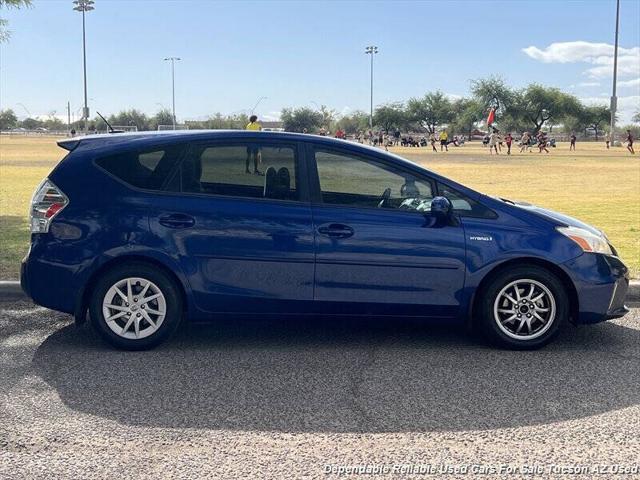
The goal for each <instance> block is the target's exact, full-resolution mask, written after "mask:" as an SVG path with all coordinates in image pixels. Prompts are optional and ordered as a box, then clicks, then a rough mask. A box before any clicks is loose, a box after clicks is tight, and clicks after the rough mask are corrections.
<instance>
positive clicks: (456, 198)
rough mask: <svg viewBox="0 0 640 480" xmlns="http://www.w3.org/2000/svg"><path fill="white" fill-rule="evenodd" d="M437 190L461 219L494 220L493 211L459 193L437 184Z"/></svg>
mask: <svg viewBox="0 0 640 480" xmlns="http://www.w3.org/2000/svg"><path fill="white" fill-rule="evenodd" d="M438 189H439V190H440V195H442V196H443V197H446V198H448V199H449V201H450V202H451V206H452V207H453V210H454V212H456V213H457V214H459V215H461V216H463V217H479V218H496V214H495V212H494V211H493V210H490V209H489V208H487V207H485V206H484V205H482V204H481V203H478V202H476V201H475V200H472V199H471V198H469V197H467V196H466V195H464V194H462V193H460V192H459V191H457V190H454V189H453V188H451V187H448V186H446V185H443V184H442V183H439V184H438Z"/></svg>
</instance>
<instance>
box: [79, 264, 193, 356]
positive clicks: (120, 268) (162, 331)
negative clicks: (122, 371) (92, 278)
mask: <svg viewBox="0 0 640 480" xmlns="http://www.w3.org/2000/svg"><path fill="white" fill-rule="evenodd" d="M127 278H141V279H144V280H146V281H149V282H152V285H153V286H152V288H153V289H154V291H155V289H157V290H159V292H161V293H162V295H163V296H164V307H165V308H164V309H163V310H164V318H163V319H162V321H161V323H160V324H159V326H158V327H157V330H155V331H153V333H150V334H148V336H146V337H144V338H125V337H123V336H120V335H118V334H117V333H116V332H115V331H114V330H112V328H111V327H109V325H108V324H107V321H106V319H105V316H104V312H103V301H104V299H105V296H106V295H107V293H108V292H110V289H111V288H112V286H114V285H116V284H117V283H118V282H120V281H123V280H126V279H127ZM136 285H137V286H133V287H132V288H134V289H135V288H137V289H140V284H136ZM132 291H133V290H132ZM138 291H139V290H138ZM120 301H121V302H124V300H120ZM136 301H137V300H136ZM126 305H127V306H128V305H129V304H128V303H127V304H126ZM148 305H149V308H151V307H155V305H158V304H157V303H155V304H154V303H153V301H152V302H150V303H149V304H148ZM122 306H124V303H123V304H122V305H121V307H122ZM136 308H138V307H136ZM139 308H143V307H139ZM156 308H157V307H156ZM158 310H160V309H159V308H158ZM117 311H118V310H116V311H115V312H117ZM131 313H132V312H128V314H129V315H131ZM142 313H143V312H142V310H138V314H136V315H138V316H140V315H139V314H142ZM89 314H90V318H91V324H92V326H93V327H94V328H95V329H96V330H97V332H98V333H99V334H100V336H101V337H102V338H103V339H104V340H106V341H107V342H108V343H109V344H111V345H113V346H114V347H116V348H119V349H122V350H148V349H151V348H154V347H155V346H157V345H159V344H160V343H162V342H164V341H165V340H167V339H168V338H169V337H170V336H171V335H172V334H173V333H174V332H175V330H176V329H177V328H178V325H179V324H180V322H181V320H182V316H183V302H182V295H181V292H180V289H179V287H178V286H177V285H176V283H175V282H174V280H173V279H172V278H171V277H170V276H169V275H167V274H166V273H165V272H164V271H163V270H162V269H160V268H158V267H155V266H153V265H150V264H147V263H141V262H133V263H127V264H121V265H117V266H115V267H113V268H111V269H109V270H107V271H106V272H105V273H103V274H102V275H101V276H100V278H98V280H97V282H96V283H95V286H94V288H93V291H92V294H91V299H90V303H89ZM128 318H129V317H126V318H124V317H123V318H121V319H119V320H118V322H119V323H117V325H119V326H120V327H121V328H122V327H124V326H126V325H122V323H125V324H126V322H123V320H128ZM154 318H155V319H158V318H160V317H154ZM140 322H141V325H143V326H144V325H146V327H150V325H151V324H149V323H145V322H146V320H144V319H142V320H140ZM111 324H112V325H114V323H113V322H111ZM114 328H115V327H114ZM131 328H132V327H129V328H128V332H129V333H131V334H134V333H133V332H131ZM150 330H153V329H150ZM143 331H144V329H143ZM143 334H144V333H143Z"/></svg>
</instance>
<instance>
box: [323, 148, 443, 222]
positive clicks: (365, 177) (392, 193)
mask: <svg viewBox="0 0 640 480" xmlns="http://www.w3.org/2000/svg"><path fill="white" fill-rule="evenodd" d="M315 160H316V165H317V168H318V177H319V180H320V190H321V193H322V202H323V203H326V204H333V205H345V206H351V207H371V208H385V209H396V210H409V211H419V212H428V211H430V210H431V200H432V199H433V197H434V188H433V184H432V182H431V181H430V180H427V179H424V178H419V177H417V176H415V175H414V174H412V173H410V172H407V171H403V170H400V169H398V168H397V167H395V166H392V165H387V164H384V163H382V162H377V161H374V160H371V159H368V158H364V157H359V156H353V155H349V154H344V153H337V152H334V151H330V150H326V151H325V150H321V149H318V150H316V152H315Z"/></svg>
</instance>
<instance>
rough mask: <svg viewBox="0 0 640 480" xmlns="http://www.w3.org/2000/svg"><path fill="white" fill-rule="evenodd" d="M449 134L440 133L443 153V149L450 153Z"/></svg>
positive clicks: (445, 132) (444, 131)
mask: <svg viewBox="0 0 640 480" xmlns="http://www.w3.org/2000/svg"><path fill="white" fill-rule="evenodd" d="M448 145H449V134H448V133H447V131H446V130H443V131H442V132H440V151H442V147H444V149H445V150H446V151H447V152H448V151H449V146H448Z"/></svg>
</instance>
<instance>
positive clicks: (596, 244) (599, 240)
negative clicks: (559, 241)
mask: <svg viewBox="0 0 640 480" xmlns="http://www.w3.org/2000/svg"><path fill="white" fill-rule="evenodd" d="M556 230H558V231H559V232H560V233H561V234H563V235H564V236H565V237H569V238H570V239H571V240H573V241H574V242H576V243H577V244H578V245H580V248H582V250H584V251H585V252H593V253H602V254H605V255H613V252H612V251H611V247H610V246H609V242H608V241H607V238H606V237H605V236H604V234H603V235H602V236H600V235H595V234H593V233H591V232H590V231H589V230H585V229H584V228H579V227H558V228H557V229H556Z"/></svg>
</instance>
